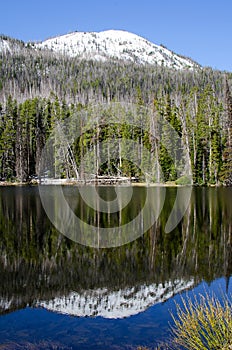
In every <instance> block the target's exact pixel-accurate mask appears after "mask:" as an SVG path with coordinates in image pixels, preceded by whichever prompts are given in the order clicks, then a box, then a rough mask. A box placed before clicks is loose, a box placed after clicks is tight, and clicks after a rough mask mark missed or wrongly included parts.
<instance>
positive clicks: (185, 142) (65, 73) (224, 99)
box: [0, 38, 232, 186]
mask: <svg viewBox="0 0 232 350" xmlns="http://www.w3.org/2000/svg"><path fill="white" fill-rule="evenodd" d="M8 40H9V41H11V45H12V47H15V49H14V50H13V49H12V50H11V52H10V51H6V52H4V51H2V52H0V180H1V181H14V182H29V181H30V180H31V179H33V178H37V177H38V175H39V166H40V159H41V154H42V150H43V148H44V146H45V144H46V141H47V140H48V139H49V138H50V137H51V135H52V132H53V130H54V128H57V125H59V123H61V122H63V121H65V120H66V119H68V118H70V117H71V118H72V116H73V115H79V116H80V118H79V120H78V126H79V128H80V130H79V132H78V134H79V136H78V138H77V139H76V140H75V142H72V143H71V142H70V143H68V147H67V150H66V153H65V150H64V152H63V153H64V154H63V158H64V159H66V160H65V162H64V163H62V164H61V161H60V160H59V155H57V156H56V157H55V160H54V168H55V167H58V168H59V169H60V168H62V170H59V177H63V178H73V177H75V178H80V179H81V178H82V177H83V176H84V172H83V173H81V171H79V170H78V171H77V169H79V166H80V164H82V163H83V162H82V161H83V159H84V157H85V154H86V152H87V151H88V150H89V149H91V150H92V151H91V152H92V153H91V154H93V155H94V159H96V162H97V161H98V162H99V157H100V151H99V147H98V146H99V142H102V141H105V142H107V141H109V140H111V139H112V138H117V140H118V141H117V147H116V148H117V149H118V156H117V157H116V159H114V160H113V159H111V157H110V156H108V159H107V161H106V162H104V163H101V162H99V166H98V167H97V174H95V175H106V176H115V175H120V176H127V177H135V178H136V179H138V180H139V181H147V178H146V174H144V173H143V172H142V170H141V167H140V165H141V163H142V161H144V160H142V159H140V163H139V164H138V165H137V166H134V164H132V162H130V161H128V159H126V157H125V156H124V154H125V153H126V152H127V153H128V149H126V148H124V150H123V145H122V140H123V138H124V137H125V135H126V137H127V139H128V138H129V139H131V140H133V141H136V143H137V144H138V145H140V149H141V148H146V149H147V150H148V152H149V153H150V154H151V155H152V154H153V155H154V154H155V156H153V157H152V156H151V158H149V159H148V158H147V159H146V162H148V163H149V162H150V163H152V162H158V163H159V165H160V167H161V172H162V176H160V174H159V172H158V173H157V172H156V173H154V174H153V178H151V179H149V181H154V182H168V181H176V183H180V184H185V181H186V179H183V178H181V173H177V172H176V170H175V157H171V156H170V152H169V151H168V149H167V147H166V145H167V143H168V139H169V138H170V134H169V133H170V131H168V130H166V129H165V124H164V123H163V124H162V125H161V129H162V130H161V131H160V135H161V136H160V138H154V137H151V135H154V128H155V126H156V123H157V121H158V120H160V119H161V120H164V121H167V123H168V124H170V125H171V126H172V127H173V129H174V130H175V131H176V133H177V134H178V136H179V141H178V142H177V143H176V144H175V149H174V150H173V152H175V153H178V152H179V151H181V150H182V149H183V147H184V148H185V149H187V152H188V154H189V159H190V164H191V172H192V176H193V183H194V184H196V185H225V186H230V185H232V171H231V170H232V74H231V73H228V72H220V71H217V70H213V69H211V68H196V69H186V70H174V69H170V68H165V67H163V66H158V65H156V66H151V65H139V64H137V63H132V62H125V61H121V60H118V59H112V60H108V61H105V62H98V61H93V60H83V59H80V58H78V57H75V58H70V57H67V56H65V55H61V54H57V53H54V52H52V51H47V50H33V46H27V44H24V43H22V42H19V41H16V40H15V41H14V40H13V39H9V38H8ZM112 103H118V104H122V105H123V104H125V103H126V104H133V106H135V108H137V111H141V113H138V114H139V115H140V121H139V123H140V124H139V125H140V126H141V128H140V127H138V126H136V127H133V125H130V119H129V117H128V114H127V112H126V111H124V110H123V108H121V111H120V118H121V120H120V123H118V125H117V124H115V125H111V124H110V123H108V122H107V120H109V119H108V117H107V114H110V108H111V107H110V106H111V104H112ZM96 105H98V106H100V107H99V110H101V106H104V108H102V113H100V122H99V124H98V125H96V128H90V129H88V128H85V129H84V128H83V130H82V129H81V128H82V122H84V121H83V120H82V119H81V118H82V117H81V116H83V113H86V114H88V116H89V117H90V118H91V113H93V115H92V118H95V116H94V112H93V111H94V108H93V106H96ZM107 106H108V109H107ZM147 109H149V111H152V113H150V112H149V114H147V115H146V110H147ZM144 124H146V130H147V131H146V132H144V130H143V127H142V126H143V125H144ZM68 141H69V140H67V142H68ZM56 143H57V140H55V138H54V145H55V144H56ZM135 151H136V152H137V153H136V154H138V150H134V152H135ZM123 152H124V153H123ZM138 157H139V156H138ZM53 175H54V177H56V176H57V174H56V172H54V174H53Z"/></svg>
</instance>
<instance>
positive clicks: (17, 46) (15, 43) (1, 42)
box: [0, 35, 25, 53]
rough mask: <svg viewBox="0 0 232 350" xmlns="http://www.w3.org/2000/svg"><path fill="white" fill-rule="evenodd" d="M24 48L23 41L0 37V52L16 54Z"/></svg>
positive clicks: (4, 36)
mask: <svg viewBox="0 0 232 350" xmlns="http://www.w3.org/2000/svg"><path fill="white" fill-rule="evenodd" d="M24 47H25V44H24V42H23V41H20V40H17V39H12V38H10V37H8V36H6V35H0V52H10V53H13V52H17V51H19V50H21V49H23V48H24Z"/></svg>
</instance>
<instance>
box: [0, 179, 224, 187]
mask: <svg viewBox="0 0 232 350" xmlns="http://www.w3.org/2000/svg"><path fill="white" fill-rule="evenodd" d="M39 185H43V186H102V187H107V186H113V187H115V186H122V187H123V186H124V187H125V186H132V187H189V186H192V187H215V188H219V187H228V186H225V185H223V184H218V185H217V184H206V185H197V184H185V185H180V184H176V183H175V181H169V182H164V183H161V182H160V183H158V182H129V181H128V182H116V183H110V182H105V183H103V182H98V181H95V182H84V181H78V180H67V179H62V180H57V181H52V180H50V181H47V182H45V183H39V182H38V181H35V180H34V181H27V182H13V181H0V188H1V187H20V186H39Z"/></svg>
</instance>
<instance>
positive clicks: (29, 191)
mask: <svg viewBox="0 0 232 350" xmlns="http://www.w3.org/2000/svg"><path fill="white" fill-rule="evenodd" d="M46 189H47V191H48V193H49V191H52V187H50V186H47V187H46ZM63 191H64V194H65V197H66V199H67V201H68V203H69V205H70V207H71V208H72V209H73V211H74V212H75V213H76V215H78V216H79V218H80V219H81V220H83V221H86V222H88V223H91V225H95V226H96V232H97V231H98V227H99V226H101V227H105V226H107V227H114V226H117V225H118V226H120V225H122V224H125V223H127V222H129V221H130V220H132V218H133V217H136V216H137V215H138V213H139V212H140V211H141V208H142V207H143V205H144V203H145V200H146V195H147V191H153V190H152V189H151V188H145V187H135V188H134V189H133V195H132V196H131V198H130V202H129V203H128V205H127V206H126V208H125V209H124V211H122V213H121V214H119V213H113V214H109V213H107V212H105V213H103V214H101V215H100V216H98V215H96V211H95V210H94V209H91V208H89V207H88V206H86V205H85V203H84V201H83V200H81V198H80V195H79V194H78V188H77V187H68V186H65V187H64V188H63ZM154 191H156V190H154ZM176 191H177V189H176V188H167V189H166V193H165V203H164V207H163V209H162V208H161V209H162V211H161V214H160V216H159V218H158V220H157V221H156V223H155V224H154V225H153V226H152V227H151V228H150V229H149V230H148V231H147V232H146V233H145V234H142V233H141V237H139V238H138V239H136V240H134V241H133V242H130V243H128V244H125V245H123V246H121V247H115V248H108V249H106V248H104V249H102V248H91V247H87V246H84V245H81V244H78V243H76V242H73V241H72V240H70V239H69V238H67V237H65V236H64V235H62V234H61V233H60V232H59V231H57V230H56V228H54V226H53V225H52V223H51V222H50V221H49V219H48V218H47V215H46V213H45V212H44V209H43V206H42V204H41V200H40V196H39V190H38V188H37V187H16V188H14V187H2V188H0V250H1V254H0V256H1V258H0V315H1V316H0V344H1V345H0V349H135V348H136V346H139V345H146V346H148V347H154V346H155V345H157V344H159V342H162V341H166V340H167V339H168V338H169V336H170V325H171V324H172V318H171V315H170V312H173V313H175V301H177V302H179V301H180V298H181V296H183V297H185V296H186V295H189V296H192V295H193V293H194V294H199V293H202V294H204V293H205V292H206V291H208V292H215V293H216V294H217V295H218V296H219V297H220V296H221V294H222V293H228V294H229V295H230V293H231V291H232V281H231V280H230V277H231V275H232V245H231V244H232V240H231V239H232V237H231V234H232V188H195V189H193V192H192V197H191V202H190V205H189V208H188V209H187V211H186V213H185V215H184V218H183V219H182V221H181V222H180V223H179V224H178V225H177V227H176V228H175V229H174V230H173V231H172V232H170V233H165V225H166V222H167V220H168V217H169V214H170V212H171V210H172V206H173V203H174V200H175V197H176ZM98 192H99V194H100V196H101V197H102V198H103V199H104V200H111V201H112V200H114V199H115V190H114V188H113V187H102V188H98ZM150 193H152V192H150ZM154 193H156V192H154ZM156 194H157V193H156ZM57 205H59V203H57ZM137 226H138V225H137ZM136 229H140V230H142V229H143V228H142V224H141V225H139V226H138V227H137V228H136ZM86 234H87V233H86Z"/></svg>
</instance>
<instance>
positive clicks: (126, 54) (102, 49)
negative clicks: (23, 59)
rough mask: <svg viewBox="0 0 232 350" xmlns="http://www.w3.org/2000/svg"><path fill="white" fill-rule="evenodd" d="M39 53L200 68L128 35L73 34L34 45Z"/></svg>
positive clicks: (106, 32) (108, 33)
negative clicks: (45, 50)
mask: <svg viewBox="0 0 232 350" xmlns="http://www.w3.org/2000/svg"><path fill="white" fill-rule="evenodd" d="M34 46H35V47H36V48H37V49H49V50H52V51H54V52H59V53H62V54H66V55H68V56H70V57H76V56H79V57H81V58H85V59H95V60H102V61H105V60H107V59H109V58H113V59H114V58H116V59H121V60H126V61H133V62H135V63H138V64H153V65H154V64H158V65H163V66H164V67H169V68H175V69H186V68H190V69H193V68H196V67H199V65H197V64H196V63H195V62H193V61H192V60H190V59H188V58H185V57H181V56H179V55H177V54H175V53H173V52H172V51H170V50H168V49H166V48H164V47H163V46H159V45H156V44H153V43H151V42H149V41H148V40H146V39H144V38H142V37H140V36H138V35H136V34H133V33H129V32H127V31H121V30H107V31H103V32H99V33H97V32H74V33H70V34H66V35H62V36H57V37H55V38H51V39H48V40H45V41H43V42H40V43H37V44H34Z"/></svg>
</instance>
